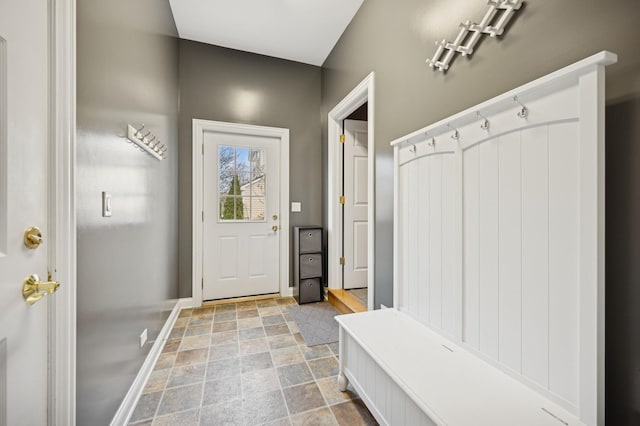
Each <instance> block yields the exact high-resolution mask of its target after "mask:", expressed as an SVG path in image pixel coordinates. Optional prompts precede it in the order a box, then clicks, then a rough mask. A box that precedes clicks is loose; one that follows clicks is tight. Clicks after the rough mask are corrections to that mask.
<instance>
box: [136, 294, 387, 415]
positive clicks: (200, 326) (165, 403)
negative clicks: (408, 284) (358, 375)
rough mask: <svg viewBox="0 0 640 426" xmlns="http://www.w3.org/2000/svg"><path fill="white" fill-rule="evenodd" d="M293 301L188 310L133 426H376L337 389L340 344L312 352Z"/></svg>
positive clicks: (355, 399) (168, 344) (153, 376)
mask: <svg viewBox="0 0 640 426" xmlns="http://www.w3.org/2000/svg"><path fill="white" fill-rule="evenodd" d="M292 303H296V302H295V300H294V299H292V298H281V299H267V300H258V301H250V302H241V303H229V304H223V305H217V306H215V307H213V306H212V307H204V308H199V309H193V310H191V309H185V310H183V311H182V312H181V313H180V317H179V318H178V320H177V321H176V324H175V326H174V328H173V330H172V332H171V335H170V337H169V339H168V340H167V342H166V344H165V347H164V349H163V351H162V355H160V358H159V359H158V362H157V363H156V365H155V368H154V371H153V373H152V374H151V377H150V379H149V381H148V383H147V385H146V387H145V389H144V393H143V395H142V397H141V398H140V400H139V402H138V405H137V406H136V409H135V412H134V413H133V416H132V418H131V423H130V424H132V425H137V426H142V425H172V426H173V425H176V426H177V425H180V426H187V425H314V426H315V425H349V426H355V425H376V424H377V423H376V421H375V419H374V418H373V417H372V416H371V414H370V413H369V411H368V410H367V408H366V407H365V405H364V403H363V402H362V401H361V400H360V399H359V398H358V397H357V395H356V394H355V393H354V392H353V391H349V390H348V391H347V392H344V393H343V392H340V391H338V389H337V385H336V378H337V374H338V358H337V353H338V344H337V343H333V344H330V345H319V346H313V347H308V346H307V345H306V344H305V343H304V340H303V339H302V336H301V335H300V333H299V332H298V328H297V326H296V324H295V322H293V320H292V319H291V318H290V317H289V315H288V314H287V313H286V307H287V306H288V305H290V304H292Z"/></svg>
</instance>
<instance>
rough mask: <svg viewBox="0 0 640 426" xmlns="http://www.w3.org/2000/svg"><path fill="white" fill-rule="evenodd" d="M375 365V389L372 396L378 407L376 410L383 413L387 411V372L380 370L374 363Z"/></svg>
mask: <svg viewBox="0 0 640 426" xmlns="http://www.w3.org/2000/svg"><path fill="white" fill-rule="evenodd" d="M374 366H375V374H376V389H375V396H374V397H373V399H374V401H375V404H376V407H378V410H379V411H380V412H381V413H383V414H386V413H387V407H386V404H387V389H388V387H389V376H387V374H386V373H385V372H384V371H382V368H380V367H379V366H378V365H377V364H374Z"/></svg>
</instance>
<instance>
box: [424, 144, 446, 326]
mask: <svg viewBox="0 0 640 426" xmlns="http://www.w3.org/2000/svg"><path fill="white" fill-rule="evenodd" d="M429 172H430V173H429V182H428V183H427V185H425V188H426V189H428V191H429V208H428V209H427V210H426V213H427V215H428V217H425V219H427V220H428V224H429V257H428V259H429V281H428V282H429V302H430V303H429V322H430V323H431V324H432V325H433V326H434V327H436V328H438V329H440V328H442V156H441V155H436V156H432V157H430V167H429ZM420 261H421V262H424V260H423V259H420Z"/></svg>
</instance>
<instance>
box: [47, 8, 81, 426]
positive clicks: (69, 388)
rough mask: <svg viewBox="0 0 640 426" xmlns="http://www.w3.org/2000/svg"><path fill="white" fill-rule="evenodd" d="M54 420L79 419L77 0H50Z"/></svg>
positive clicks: (51, 398) (51, 376) (51, 400)
mask: <svg viewBox="0 0 640 426" xmlns="http://www.w3.org/2000/svg"><path fill="white" fill-rule="evenodd" d="M48 4H49V6H48V7H49V10H48V15H49V49H50V53H49V58H50V59H49V138H50V143H49V147H50V148H49V153H48V156H49V166H50V167H49V173H48V174H49V182H50V183H49V188H48V191H49V195H48V207H47V209H48V216H49V232H50V236H49V242H50V245H49V259H48V267H49V270H50V271H51V272H52V274H53V278H54V279H55V280H57V281H60V283H61V285H60V289H59V290H58V291H57V292H56V293H55V294H54V295H52V296H50V297H48V298H47V299H48V300H47V303H48V304H49V306H48V308H49V330H48V334H49V341H48V346H49V368H48V370H49V377H48V392H47V399H48V409H47V410H48V412H47V423H48V424H49V425H69V426H74V425H75V424H76V211H75V170H76V158H75V141H76V2H75V0H49V2H48Z"/></svg>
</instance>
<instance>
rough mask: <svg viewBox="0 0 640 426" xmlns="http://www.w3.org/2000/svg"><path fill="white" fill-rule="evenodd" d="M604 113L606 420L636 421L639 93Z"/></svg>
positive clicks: (639, 418)
mask: <svg viewBox="0 0 640 426" xmlns="http://www.w3.org/2000/svg"><path fill="white" fill-rule="evenodd" d="M606 116H607V119H606V120H607V121H606V248H605V249H606V351H605V352H606V360H605V363H606V365H605V369H606V384H605V386H606V420H607V421H606V423H607V424H611V425H638V424H640V329H639V328H638V324H640V309H639V308H638V306H640V193H639V191H638V188H640V95H639V96H636V97H634V98H632V99H627V100H625V101H622V102H619V103H616V104H613V105H609V106H608V107H607V110H606Z"/></svg>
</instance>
